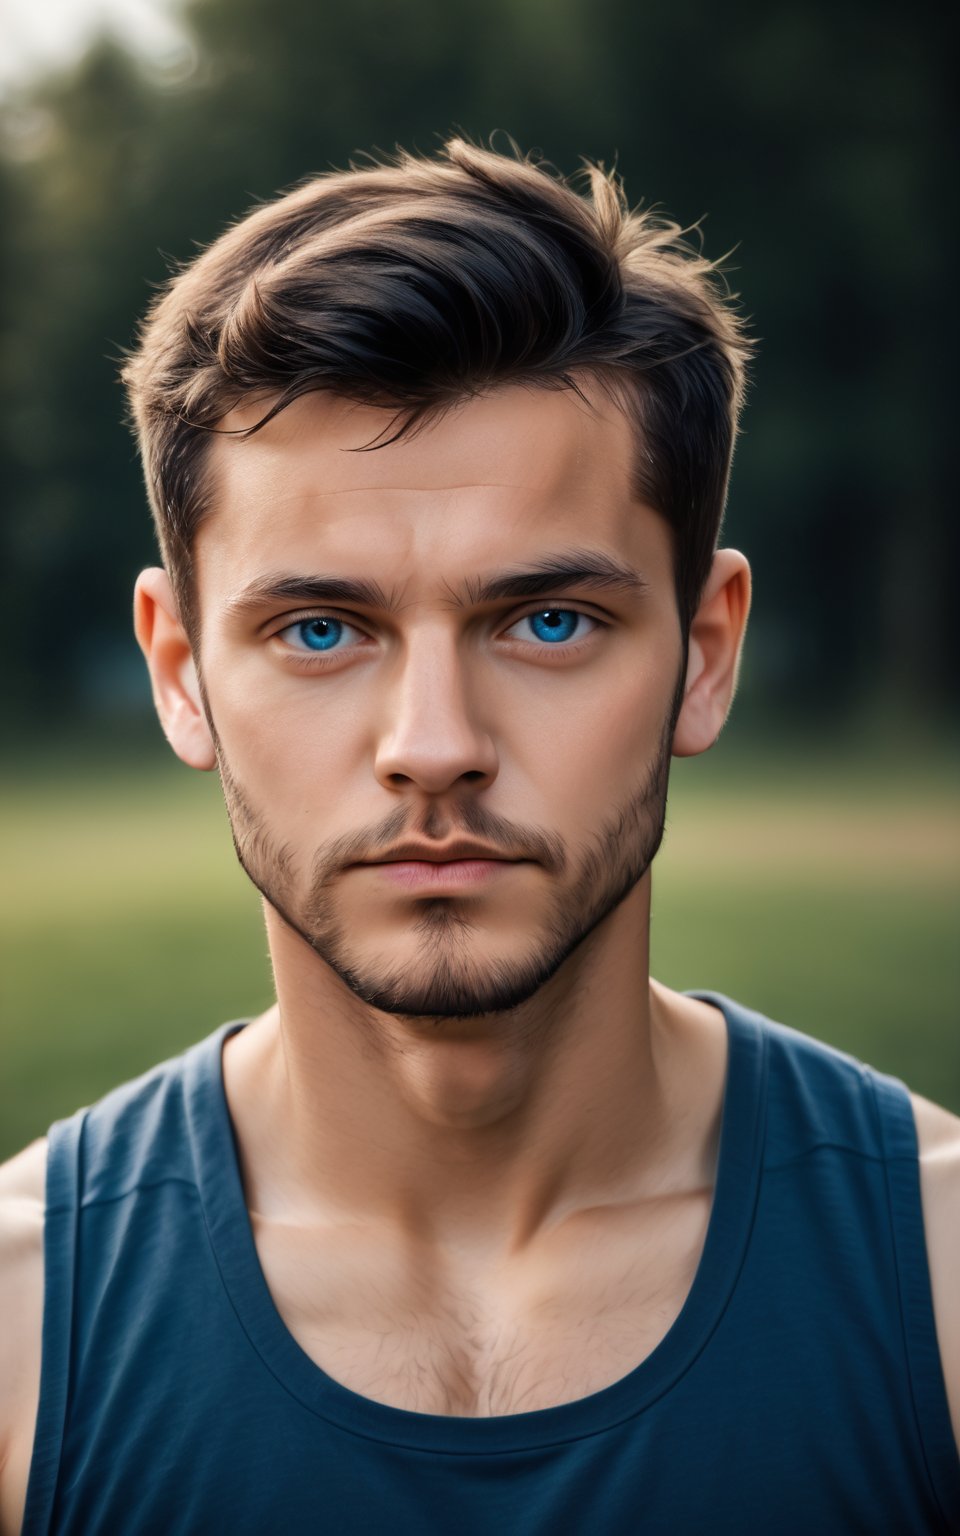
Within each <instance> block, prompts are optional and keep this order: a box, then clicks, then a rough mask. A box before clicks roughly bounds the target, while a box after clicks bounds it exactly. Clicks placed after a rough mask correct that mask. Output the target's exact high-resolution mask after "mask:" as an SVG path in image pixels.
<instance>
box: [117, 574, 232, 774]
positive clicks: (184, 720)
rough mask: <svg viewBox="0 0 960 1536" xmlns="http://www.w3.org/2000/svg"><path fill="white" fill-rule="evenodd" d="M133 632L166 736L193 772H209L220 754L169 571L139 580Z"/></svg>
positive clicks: (136, 588)
mask: <svg viewBox="0 0 960 1536" xmlns="http://www.w3.org/2000/svg"><path fill="white" fill-rule="evenodd" d="M133 627H134V632H135V634H136V637H137V642H138V644H139V646H140V649H141V650H142V652H143V654H144V657H145V658H146V663H147V667H148V669H149V672H150V682H151V685H152V688H153V702H154V704H155V706H156V710H157V714H158V716H159V717H160V724H161V725H162V727H163V733H164V735H165V736H166V738H167V740H168V741H169V743H170V745H171V747H172V748H173V750H174V752H176V754H177V756H178V757H179V758H180V759H181V760H182V761H183V762H185V763H187V764H188V765H189V767H191V768H199V769H202V770H203V771H205V772H206V771H209V770H210V769H212V768H215V767H216V766H217V754H216V750H215V748H214V744H213V737H212V736H211V734H210V727H209V725H208V723H207V717H206V715H205V713H204V709H203V702H202V700H201V697H200V685H199V681H198V679H197V670H196V666H195V663H194V659H193V652H192V650H191V646H190V640H189V637H188V635H187V632H186V630H185V629H184V627H183V625H182V624H181V622H180V619H179V616H178V612H177V603H176V598H175V597H174V593H173V588H172V587H171V585H170V578H169V577H168V576H167V573H166V571H164V570H161V569H160V567H159V566H151V567H150V569H149V570H146V571H141V572H140V575H139V576H138V577H137V583H136V587H135V588H134V595H133Z"/></svg>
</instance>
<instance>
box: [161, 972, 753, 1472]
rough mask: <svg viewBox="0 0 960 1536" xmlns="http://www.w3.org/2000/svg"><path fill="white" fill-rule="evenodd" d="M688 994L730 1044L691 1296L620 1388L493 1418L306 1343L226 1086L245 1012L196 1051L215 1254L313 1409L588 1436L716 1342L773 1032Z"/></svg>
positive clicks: (467, 1432)
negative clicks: (267, 1265)
mask: <svg viewBox="0 0 960 1536" xmlns="http://www.w3.org/2000/svg"><path fill="white" fill-rule="evenodd" d="M689 995H691V996H694V997H697V998H700V999H701V1000H702V1001H704V1002H708V1003H711V1004H713V1006H715V1007H717V1008H719V1009H720V1011H721V1012H722V1014H723V1016H724V1019H725V1020H726V1025H727V1036H728V1042H729V1045H728V1056H727V1071H726V1081H725V1084H724V1093H723V1110H722V1116H721V1128H720V1142H719V1148H718V1158H717V1170H716V1182H715V1187H714V1195H713V1201H712V1205H711V1211H710V1217H709V1221H708V1225H707V1233H706V1239H705V1242H704V1247H703V1251H702V1253H701V1256H700V1262H699V1264H698V1266H697V1270H696V1273H695V1275H694V1278H693V1283H692V1285H691V1287H690V1290H689V1292H688V1293H687V1297H686V1300H685V1301H684V1303H683V1306H682V1307H681V1309H680V1312H679V1314H678V1315H677V1317H676V1319H675V1320H674V1322H673V1323H672V1325H671V1327H670V1328H669V1329H668V1331H667V1333H666V1334H665V1335H664V1337H663V1338H662V1339H661V1340H660V1342H659V1344H657V1345H656V1346H655V1348H654V1349H653V1350H652V1351H651V1353H650V1354H649V1355H647V1356H646V1358H645V1359H644V1360H642V1361H641V1362H640V1364H639V1365H637V1366H635V1367H634V1368H633V1369H632V1370H630V1371H629V1372H628V1373H627V1374H626V1375H625V1376H623V1377H621V1378H620V1379H619V1380H618V1381H615V1382H614V1383H612V1384H611V1385H610V1386H607V1387H602V1388H601V1389H600V1390H599V1391H596V1392H592V1393H590V1394H589V1395H588V1396H586V1397H580V1398H576V1399H575V1400H573V1401H572V1402H567V1403H560V1404H558V1405H556V1406H554V1407H550V1408H540V1409H535V1410H533V1411H531V1412H526V1413H514V1414H502V1415H494V1416H492V1417H485V1418H479V1417H460V1416H456V1415H446V1414H433V1413H420V1412H417V1411H415V1410H413V1409H408V1408H397V1407H394V1406H392V1405H390V1404H386V1403H381V1402H378V1401H376V1399H374V1398H369V1397H365V1396H363V1395H362V1394H361V1393H358V1392H355V1391H353V1390H352V1388H350V1387H347V1386H344V1385H343V1384H342V1383H340V1382H338V1381H336V1380H335V1379H334V1378H333V1377H332V1376H329V1375H328V1374H327V1373H326V1372H325V1371H324V1370H323V1369H322V1367H320V1366H319V1365H317V1364H316V1363H315V1362H314V1361H313V1360H311V1358H310V1356H309V1355H308V1354H307V1353H306V1352H305V1351H304V1350H303V1349H302V1348H301V1347H300V1345H299V1344H298V1343H297V1341H296V1339H295V1338H294V1337H293V1335H292V1333H290V1331H289V1329H288V1328H287V1326H286V1324H285V1323H284V1321H283V1319H282V1317H281V1316H280V1313H279V1311H278V1310H277V1307H276V1305H275V1303H274V1300H273V1297H272V1296H271V1294H270V1291H269V1288H268V1286H267V1282H266V1279H265V1276H264V1273H263V1270H262V1268H261V1266H260V1260H259V1256H258V1254H257V1250H256V1244H255V1242H254V1238H253V1229H252V1226H251V1223H250V1217H249V1213H248V1211H247V1206H246V1200H245V1197H244V1192H243V1184H242V1181H241V1177H240V1166H239V1159H238V1155H237V1146H236V1141H235V1138H234V1133H233V1125H232V1122H231V1119H230V1112H229V1108H228V1105H227V1099H226V1092H225V1090H224V1084H223V1066H222V1050H223V1044H224V1042H225V1041H226V1040H227V1039H228V1038H229V1036H230V1035H232V1034H235V1033H236V1032H237V1031H238V1030H240V1029H243V1028H244V1026H245V1022H246V1021H233V1022H231V1023H228V1024H224V1025H222V1026H221V1027H220V1028H219V1029H218V1030H216V1031H214V1033H213V1034H212V1035H210V1036H208V1037H207V1039H206V1040H203V1041H201V1042H200V1043H199V1044H198V1045H196V1046H194V1047H193V1048H192V1050H190V1051H188V1052H187V1054H186V1058H185V1061H184V1093H185V1100H186V1113H187V1121H188V1127H189V1135H190V1141H191V1148H192V1154H193V1159H194V1164H195V1170H196V1178H197V1186H198V1190H199V1193H200V1199H201V1203H202V1206H203V1211H204V1218H205V1223H206V1228H207V1233H208V1236H209V1240H210V1244H211V1247H212V1250H213V1255H214V1258H215V1261H216V1264H217V1267H218V1269H219V1272H220V1276H221V1279H222V1281H223V1285H224V1288H225V1290H226V1292H227V1295H228V1297H229V1299H230V1302H231V1304H232V1307H233V1309H234V1312H235V1313H236V1316H237V1319H238V1321H239V1323H240V1326H241V1328H242V1329H243V1331H244V1333H245V1334H246V1337H247V1339H248V1341H249V1343H250V1345H251V1346H252V1348H253V1349H254V1350H255V1351H256V1352H257V1354H258V1355H259V1356H260V1358H261V1360H262V1361H263V1363H264V1365H265V1366H266V1368H267V1369H268V1370H269V1371H270V1372H271V1373H272V1375H273V1376H274V1377H275V1378H276V1380H277V1381H278V1382H279V1383H280V1385H281V1386H282V1387H283V1388H284V1389H285V1390H286V1391H287V1392H289V1393H290V1395H291V1396H292V1397H294V1398H295V1399H296V1400H297V1401H299V1402H300V1403H301V1404H302V1405H303V1406H304V1407H306V1408H307V1409H309V1410H310V1411H311V1412H313V1413H316V1414H318V1415H320V1416H321V1417H323V1418H325V1419H327V1420H329V1421H330V1422H332V1423H335V1424H338V1425H340V1426H341V1427H342V1428H344V1429H346V1430H349V1431H352V1432H353V1433H355V1434H359V1435H363V1436H365V1437H367V1438H369V1439H375V1440H380V1441H384V1442H387V1443H390V1444H393V1445H398V1446H405V1447H411V1448H414V1449H421V1450H430V1451H447V1452H461V1453H474V1454H480V1453H484V1452H489V1453H498V1452H503V1451H505V1450H518V1451H519V1450H527V1449H535V1448H538V1447H542V1446H547V1445H556V1444H558V1443H560V1442H563V1441H568V1440H576V1439H581V1438H583V1437H584V1436H587V1435H591V1434H596V1433H598V1432H599V1431H602V1430H604V1429H609V1428H612V1427H613V1426H614V1425H616V1424H619V1423H621V1422H623V1421H624V1420H626V1419H629V1418H631V1417H633V1416H634V1415H636V1414H639V1413H641V1412H642V1411H643V1410H644V1409H645V1408H647V1407H648V1406H649V1405H650V1404H652V1403H653V1402H655V1401H656V1400H657V1399H658V1398H661V1397H662V1396H663V1395H664V1394H665V1393H667V1392H668V1391H669V1390H670V1388H671V1387H672V1386H673V1385H674V1383H675V1382H677V1381H678V1380H679V1379H680V1378H681V1377H682V1376H683V1375H684V1374H685V1372H686V1371H687V1370H689V1369H690V1367H691V1366H692V1365H693V1363H694V1362H695V1360H696V1358H697V1356H698V1355H699V1354H700V1352H701V1351H702V1349H703V1348H704V1347H705V1345H706V1343H707V1341H708V1339H709V1338H710V1335H711V1334H712V1333H713V1331H714V1329H715V1328H716V1326H717V1324H718V1323H719V1321H720V1319H721V1317H722V1315H723V1313H724V1310H725V1308H726V1306H727V1303H728V1301H729V1299H730V1296H731V1294H732V1292H733V1289H734V1286H735V1285H736V1282H737V1277H738V1274H739V1272H740V1268H741V1265H742V1263H743V1259H744V1257H745V1254H746V1250H747V1245H748V1243H749V1238H750V1232H751V1228H752V1225H753V1220H754V1214H755V1210H756V1204H757V1195H758V1190H759V1183H760V1168H761V1164H762V1145H763V1135H764V1109H765V1104H766V1093H765V1091H764V1090H765V1077H766V1071H767V1051H766V1036H765V1033H764V1030H763V1027H762V1026H763V1021H762V1019H761V1018H760V1016H759V1015H758V1014H755V1013H753V1012H752V1011H751V1010H749V1009H745V1008H742V1007H741V1006H740V1005H739V1004H737V1003H734V1002H733V1001H732V1000H731V999H730V998H728V997H726V996H724V995H723V994H721V993H718V992H710V991H697V992H694V993H690V994H689Z"/></svg>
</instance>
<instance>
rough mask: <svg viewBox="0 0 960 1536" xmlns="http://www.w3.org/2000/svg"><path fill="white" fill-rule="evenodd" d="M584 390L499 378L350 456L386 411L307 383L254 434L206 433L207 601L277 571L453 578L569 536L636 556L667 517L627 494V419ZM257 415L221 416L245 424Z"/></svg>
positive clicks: (199, 549)
mask: <svg viewBox="0 0 960 1536" xmlns="http://www.w3.org/2000/svg"><path fill="white" fill-rule="evenodd" d="M590 398H591V406H590V407H588V406H587V405H586V404H585V403H584V402H583V401H582V400H580V399H579V398H578V397H577V395H576V394H575V393H574V392H573V391H572V390H566V389H564V390H552V389H551V390H548V389H543V388H540V389H528V388H522V387H520V386H509V387H504V388H500V389H497V390H495V391H491V392H490V393H489V394H487V395H484V396H481V397H478V398H475V399H472V400H469V401H467V402H465V403H462V404H458V405H457V406H455V407H454V408H452V409H451V410H449V411H448V412H447V413H446V414H444V415H442V416H439V417H437V418H435V419H432V420H429V421H428V422H427V423H426V424H425V425H424V426H423V427H422V428H421V429H420V430H419V431H417V432H416V433H415V434H414V435H413V436H412V437H409V438H408V437H404V438H401V439H400V440H399V441H397V442H396V443H392V444H390V445H389V446H387V447H384V448H378V449H375V450H372V451H368V452H357V451H355V450H357V449H360V448H362V447H363V445H365V444H367V443H369V442H370V441H371V440H372V439H374V438H375V437H376V436H377V434H379V433H381V432H384V429H385V428H387V429H388V430H387V431H385V432H384V435H385V436H389V435H390V430H391V429H390V428H389V423H390V421H391V419H392V415H393V413H392V412H390V411H386V410H380V409H376V408H374V407H370V406H363V405H356V404H354V403H352V402H348V401H344V400H341V399H338V398H336V397H333V396H330V395H324V394H319V393H316V394H310V395H306V396H304V397H302V398H301V399H300V400H298V401H295V402H294V403H293V404H292V405H291V406H288V407H287V408H286V409H285V410H284V411H282V412H281V413H280V414H279V415H278V416H277V417H275V418H274V420H273V421H272V422H270V423H269V425H268V426H267V427H265V428H263V429H262V430H261V431H260V432H258V433H256V434H255V435H254V436H253V437H250V438H246V439H244V438H242V437H237V436H228V435H226V434H219V435H217V436H215V437H214V439H213V444H212V448H211V455H210V460H209V473H210V474H211V476H212V492H213V494H212V498H211V505H212V510H211V512H210V514H209V515H208V517H207V518H206V520H205V521H204V522H203V523H202V524H201V526H200V529H199V530H198V533H197V539H196V548H195V555H196V566H197V577H198V582H199V585H200V588H201V593H202V598H203V601H204V604H206V603H207V602H209V601H211V600H212V601H214V602H216V601H218V600H221V599H222V600H227V599H229V597H230V596H231V595H233V594H234V593H235V592H236V590H237V589H238V587H241V586H242V585H243V584H244V583H246V582H249V581H253V580H256V579H257V578H258V577H261V576H262V575H263V574H264V573H265V572H268V571H271V570H278V569H285V570H302V571H304V572H318V571H323V570H324V569H335V570H338V571H343V572H358V571H359V570H360V568H361V567H362V568H363V569H364V570H365V571H367V572H368V573H370V574H373V573H374V572H376V573H377V574H380V575H382V574H384V573H386V574H387V576H388V577H392V578H398V577H403V578H405V579H410V578H415V579H417V580H421V581H430V580H432V581H433V582H435V583H437V584H440V583H442V582H443V581H444V580H446V581H448V582H454V583H459V582H460V581H461V580H462V578H463V576H464V575H465V574H469V573H473V572H476V571H482V570H483V569H485V568H487V567H489V566H491V565H495V564H497V563H498V562H499V563H503V560H504V558H505V557H506V558H507V559H510V560H515V559H516V558H517V557H518V556H522V555H523V554H525V553H526V554H536V553H537V552H540V551H542V550H543V549H545V548H551V549H552V548H556V547H558V546H559V545H562V544H564V543H570V542H571V541H576V542H577V543H579V544H583V543H585V542H589V543H590V544H592V545H594V546H595V547H601V548H607V549H609V550H610V551H611V552H613V553H621V554H627V555H630V554H632V555H635V556H636V557H637V558H638V559H639V558H640V557H641V555H642V553H643V546H644V544H649V541H650V539H651V537H653V538H654V541H655V542H656V538H657V529H656V528H654V527H653V526H652V525H660V524H661V520H660V518H658V517H656V515H655V514H654V513H652V512H650V510H649V509H643V508H641V507H639V506H638V503H637V501H636V499H635V497H634V494H633V490H632V481H633V465H634V460H635V455H636V452H637V445H636V440H635V429H634V427H633V425H632V424H631V423H630V422H629V420H628V419H627V417H626V416H625V414H624V412H623V411H622V410H621V409H620V407H618V406H617V405H616V404H615V403H614V402H613V401H611V400H610V399H609V398H608V397H607V396H606V395H605V394H602V393H600V392H599V391H597V392H596V393H594V394H592V395H591V397H590ZM265 409H266V406H264V405H262V404H261V405H258V406H257V407H252V406H249V405H246V406H243V407H241V408H239V409H237V410H236V411H234V412H232V413H231V414H230V415H229V416H228V417H226V418H225V419H224V422H223V423H222V425H223V426H224V427H225V428H227V429H234V430H238V429H240V430H242V429H243V428H244V427H247V426H249V425H251V424H252V423H253V422H254V421H256V420H257V419H259V416H260V415H261V414H262V413H263V411H264V410H265ZM644 510H645V511H646V516H644V515H643V514H644ZM664 532H665V530H663V529H660V543H661V544H663V542H664V539H663V535H664ZM644 558H647V559H648V558H649V553H648V554H647V555H646V556H644Z"/></svg>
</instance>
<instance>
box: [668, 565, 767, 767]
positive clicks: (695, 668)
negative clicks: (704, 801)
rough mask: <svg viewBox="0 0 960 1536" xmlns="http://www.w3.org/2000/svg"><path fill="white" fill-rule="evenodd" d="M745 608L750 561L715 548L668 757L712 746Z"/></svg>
mask: <svg viewBox="0 0 960 1536" xmlns="http://www.w3.org/2000/svg"><path fill="white" fill-rule="evenodd" d="M749 612H750V566H749V564H748V563H747V559H746V557H745V556H744V555H742V554H740V552H739V550H736V549H719V550H717V553H716V554H715V555H714V557H713V565H712V566H711V568H710V575H709V576H708V578H707V582H706V585H705V586H704V589H703V597H702V598H701V600H700V606H699V607H698V609H697V611H696V614H695V615H694V618H693V622H692V624H691V625H690V645H689V653H688V659H687V678H686V684H685V687H684V695H683V704H682V705H681V708H680V714H679V717H678V719H677V726H676V730H675V731H674V735H673V755H674V757H694V756H696V755H697V753H699V752H706V751H707V749H708V748H709V747H712V746H713V744H714V742H715V741H716V739H717V737H718V736H719V735H720V732H721V730H722V728H723V724H724V721H725V720H726V718H727V715H728V714H729V712H730V705H731V703H732V702H733V695H734V692H735V691H736V686H737V675H738V672H739V668H740V655H741V651H742V648H743V637H744V632H745V630H746V626H747V615H748V614H749Z"/></svg>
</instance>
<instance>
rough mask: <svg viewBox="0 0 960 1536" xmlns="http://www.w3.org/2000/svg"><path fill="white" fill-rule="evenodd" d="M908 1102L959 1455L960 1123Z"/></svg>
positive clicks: (913, 1097) (915, 1099) (923, 1102)
mask: <svg viewBox="0 0 960 1536" xmlns="http://www.w3.org/2000/svg"><path fill="white" fill-rule="evenodd" d="M910 1102H911V1104H912V1106H913V1117H914V1120H915V1122H916V1127H917V1147H918V1152H919V1158H920V1195H921V1200H922V1203H923V1227H924V1234H925V1236H926V1241H927V1262H928V1264H929V1267H930V1286H931V1290H932V1292H933V1312H934V1318H935V1320H936V1325H937V1339H938V1341H939V1344H940V1358H941V1360H942V1362H943V1375H944V1380H945V1382H946V1386H947V1399H948V1401H949V1404H950V1419H951V1422H952V1424H953V1434H954V1439H955V1440H956V1442H957V1446H958V1449H960V1283H958V1277H960V1118H958V1117H957V1116H956V1115H953V1114H951V1113H950V1111H949V1110H947V1109H942V1108H941V1106H940V1105H939V1104H932V1103H931V1102H930V1100H929V1099H924V1098H922V1097H921V1096H920V1094H917V1093H911V1094H910Z"/></svg>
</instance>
